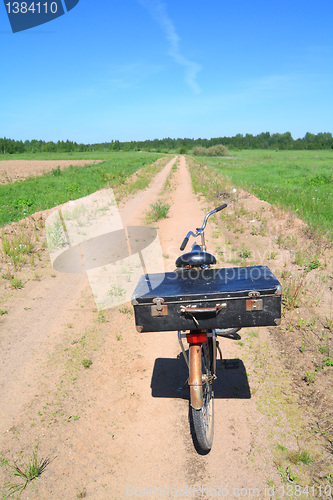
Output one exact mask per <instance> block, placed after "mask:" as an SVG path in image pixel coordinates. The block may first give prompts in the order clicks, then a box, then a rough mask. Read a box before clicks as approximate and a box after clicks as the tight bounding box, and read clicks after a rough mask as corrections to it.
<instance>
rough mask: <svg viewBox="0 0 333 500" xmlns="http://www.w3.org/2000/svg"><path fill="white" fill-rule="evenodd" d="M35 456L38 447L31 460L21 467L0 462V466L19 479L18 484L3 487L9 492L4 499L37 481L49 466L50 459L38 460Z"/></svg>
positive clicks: (36, 447)
mask: <svg viewBox="0 0 333 500" xmlns="http://www.w3.org/2000/svg"><path fill="white" fill-rule="evenodd" d="M37 455H38V445H36V446H35V449H34V452H33V455H32V458H31V459H30V460H29V462H27V463H24V465H23V466H18V465H17V464H16V463H14V465H10V464H9V463H8V461H7V460H3V459H1V460H0V465H5V466H7V467H8V468H9V470H10V472H11V473H12V474H13V475H14V476H15V477H16V478H19V479H20V480H21V481H20V483H8V484H6V485H5V487H6V488H8V491H9V494H8V495H7V496H5V498H8V497H9V496H11V495H13V494H14V493H17V492H19V494H21V493H22V492H23V490H25V488H26V487H27V485H28V484H29V483H31V482H32V481H34V480H35V479H38V478H39V477H40V476H41V475H42V474H43V472H44V471H45V469H46V467H47V466H48V465H49V464H50V459H49V458H42V459H38V457H37Z"/></svg>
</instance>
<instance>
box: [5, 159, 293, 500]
mask: <svg viewBox="0 0 333 500" xmlns="http://www.w3.org/2000/svg"><path fill="white" fill-rule="evenodd" d="M173 165H177V170H176V171H175V170H174V169H172V166H173ZM168 176H169V179H170V183H171V188H169V189H168V190H167V192H165V191H164V193H163V194H162V195H161V196H162V197H163V198H164V199H165V200H168V202H169V203H170V204H171V208H170V212H169V216H168V218H167V219H165V220H162V221H159V222H158V223H157V224H155V225H158V228H159V236H160V240H161V244H162V249H163V255H164V260H165V270H172V269H173V268H174V260H175V258H176V257H177V256H178V254H179V250H178V249H179V245H180V243H181V241H182V240H183V237H184V235H185V234H186V232H187V231H188V230H189V229H194V228H195V227H197V226H198V225H199V224H200V223H201V221H202V218H203V216H204V213H205V211H204V207H203V206H202V205H201V204H200V202H199V201H198V199H197V198H196V197H195V196H194V194H193V192H192V188H191V180H190V175H189V171H188V168H187V165H186V162H185V158H184V157H180V158H177V157H176V158H174V159H173V160H172V161H171V162H169V163H168V164H167V165H166V167H165V168H164V169H163V170H162V171H161V172H160V173H159V174H158V175H157V176H156V177H155V179H154V180H153V182H152V183H151V185H150V186H149V188H147V189H146V190H145V191H144V192H140V193H138V194H137V195H135V197H134V198H133V199H131V200H129V201H127V202H126V203H125V204H123V206H121V207H120V210H121V214H122V218H123V222H124V223H125V224H128V225H131V224H133V225H138V224H143V223H144V217H145V211H146V210H148V209H149V205H150V204H151V203H152V202H154V201H156V200H157V199H159V197H160V194H159V193H160V192H161V191H162V189H163V186H164V183H165V181H166V179H167V178H168ZM213 243H214V237H213V235H212V229H209V228H208V231H207V247H208V249H210V248H211V249H212V251H213ZM42 265H43V267H42V269H41V270H40V276H39V278H38V279H36V280H30V281H28V282H27V284H26V286H25V287H24V289H23V290H20V291H18V293H13V292H9V291H8V294H7V295H6V297H5V299H4V300H3V301H2V303H1V309H7V310H8V315H5V316H3V317H1V319H0V321H1V323H0V349H1V353H2V358H1V363H0V392H1V400H2V404H1V407H0V436H1V445H0V457H2V458H6V459H8V461H9V462H11V463H12V462H13V461H14V460H18V458H19V461H20V460H21V461H27V460H28V459H29V458H30V457H31V454H32V450H33V448H34V446H35V444H36V443H37V442H38V443H39V454H40V456H43V457H45V456H48V457H50V459H51V463H50V465H49V466H48V468H47V469H46V471H45V473H44V474H43V476H42V477H41V478H40V479H39V480H38V481H36V482H35V483H34V484H32V485H29V487H28V488H27V489H26V490H25V491H24V492H23V494H22V496H21V498H22V499H28V498H29V499H42V500H44V499H52V500H58V499H60V498H61V499H66V500H67V499H75V498H80V496H79V495H81V498H83V497H86V498H91V499H94V500H99V499H101V500H105V499H106V500H109V499H110V500H112V499H115V500H122V499H126V498H130V497H133V498H138V497H146V498H147V497H149V496H150V497H151V498H153V497H155V498H157V497H159V496H164V497H166V498H171V497H172V496H173V497H177V496H178V497H180V496H183V497H184V496H185V493H186V496H187V497H188V498H194V497H195V498H200V499H208V498H217V497H218V494H219V496H220V497H224V498H238V497H240V495H241V493H240V492H242V496H243V497H246V498H251V497H252V498H254V497H255V498H270V497H269V495H267V494H266V493H265V488H267V483H268V481H271V482H272V481H274V484H275V485H281V484H283V482H282V481H281V477H280V475H279V474H278V471H277V467H276V465H275V464H274V459H273V457H272V448H271V443H270V439H271V438H272V435H273V434H274V432H276V427H275V425H276V423H275V422H271V421H270V419H269V417H268V416H267V414H265V413H264V412H260V411H259V410H258V407H257V398H256V391H255V390H254V387H255V389H256V390H257V389H258V388H260V384H261V383H262V381H260V382H259V383H257V382H258V381H257V380H256V379H255V378H254V379H253V380H254V382H253V384H251V380H252V379H250V380H249V378H248V373H249V372H251V374H252V373H253V374H254V375H253V376H255V373H256V370H258V371H259V373H261V372H260V367H258V366H257V365H256V358H255V359H254V360H253V359H252V358H250V357H248V358H247V360H246V361H245V360H244V363H243V360H242V347H240V346H239V345H238V344H237V343H236V342H234V341H230V340H226V339H224V340H222V341H221V345H222V349H223V354H224V357H226V358H229V359H232V358H235V357H240V359H241V361H240V368H239V369H234V370H232V369H231V370H226V369H225V368H223V369H220V370H219V372H218V380H217V381H216V384H215V395H216V399H215V437H214V443H213V448H212V450H211V452H210V453H209V454H207V455H203V454H200V453H198V451H197V450H196V448H195V445H194V444H193V440H192V436H191V432H190V426H189V419H188V409H189V408H188V406H189V404H188V391H187V390H186V389H185V390H183V391H178V390H177V389H178V388H179V387H180V386H181V385H183V383H184V381H185V380H186V378H187V374H186V367H185V363H184V361H183V359H182V357H181V355H180V348H179V345H178V341H177V337H176V333H175V332H166V333H165V332H164V333H151V334H141V335H140V334H139V333H138V332H137V331H136V329H135V326H134V318H133V315H132V310H131V305H130V304H127V305H125V306H123V307H119V308H115V309H112V310H108V311H105V312H104V313H98V311H96V309H95V304H94V301H93V298H92V294H91V290H90V287H89V284H88V282H87V279H86V278H85V277H84V276H79V275H76V276H75V275H65V274H60V273H57V272H55V271H54V270H53V269H52V268H51V266H50V264H48V263H47V262H43V263H42ZM15 292H17V291H15ZM261 335H262V337H261V339H262V342H266V341H267V336H268V333H267V332H266V330H265V329H262V330H261ZM270 349H271V351H270V357H271V356H273V357H274V356H276V366H275V369H276V370H277V371H278V367H279V361H278V354H277V353H276V352H275V351H274V349H273V346H270ZM83 358H89V359H91V360H92V362H93V364H92V366H91V367H90V368H89V369H85V368H83V366H82V365H81V361H82V359H83ZM279 426H280V427H279V429H280V431H281V429H282V431H283V432H285V433H287V432H289V427H288V422H287V421H285V420H283V422H282V423H281V422H279ZM290 439H291V442H292V444H293V445H294V444H295V439H293V438H292V437H291V438H290ZM0 479H1V480H2V481H3V482H4V481H5V480H6V481H8V480H10V478H9V477H8V471H6V470H5V469H4V468H0ZM186 488H187V489H186ZM254 488H258V490H255V489H254ZM4 491H6V490H4ZM259 491H260V494H259V496H258V494H257V492H258V493H259ZM154 493H155V495H154ZM272 498H273V497H272Z"/></svg>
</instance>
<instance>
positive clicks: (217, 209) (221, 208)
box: [215, 203, 228, 212]
mask: <svg viewBox="0 0 333 500" xmlns="http://www.w3.org/2000/svg"><path fill="white" fill-rule="evenodd" d="M227 206H228V205H227V204H226V203H224V204H223V205H221V206H220V207H218V208H215V212H219V211H220V210H223V209H224V208H226V207H227Z"/></svg>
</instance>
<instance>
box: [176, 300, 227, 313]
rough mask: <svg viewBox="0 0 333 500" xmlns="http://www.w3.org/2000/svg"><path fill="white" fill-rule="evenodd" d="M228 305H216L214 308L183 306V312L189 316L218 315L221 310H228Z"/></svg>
mask: <svg viewBox="0 0 333 500" xmlns="http://www.w3.org/2000/svg"><path fill="white" fill-rule="evenodd" d="M226 307H227V304H226V303H225V302H223V303H222V304H216V306H214V307H195V306H181V308H180V310H181V312H184V313H187V314H195V313H216V314H217V313H218V312H220V311H221V309H226Z"/></svg>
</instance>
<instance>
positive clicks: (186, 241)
mask: <svg viewBox="0 0 333 500" xmlns="http://www.w3.org/2000/svg"><path fill="white" fill-rule="evenodd" d="M187 243H188V237H187V236H185V238H184V241H183V243H182V244H181V245H180V249H181V251H183V250H184V248H185V247H186V245H187Z"/></svg>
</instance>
